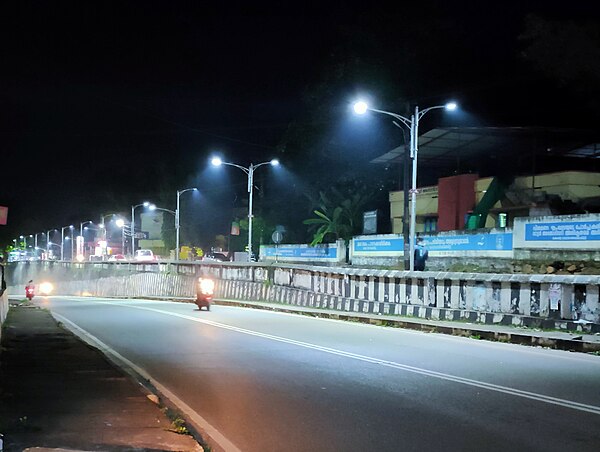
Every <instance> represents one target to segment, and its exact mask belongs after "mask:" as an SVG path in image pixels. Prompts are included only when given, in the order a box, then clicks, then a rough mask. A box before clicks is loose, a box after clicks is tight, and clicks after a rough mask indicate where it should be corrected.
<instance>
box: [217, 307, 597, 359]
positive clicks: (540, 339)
mask: <svg viewBox="0 0 600 452" xmlns="http://www.w3.org/2000/svg"><path fill="white" fill-rule="evenodd" d="M214 303H215V304H217V305H223V306H237V307H244V308H253V309H263V310H266V311H277V312H284V313H287V314H297V315H306V316H310V317H319V318H324V319H333V320H343V321H347V322H358V323H365V324H369V325H376V326H388V327H392V328H406V329H411V330H417V331H423V332H426V333H441V334H448V335H452V336H462V337H470V338H473V339H482V340H488V341H494V342H505V343H511V344H519V345H528V346H532V347H546V348H552V349H556V350H565V351H573V352H582V353H593V352H600V343H595V342H586V341H583V340H577V339H563V338H553V337H545V336H536V335H534V334H522V333H514V332H510V331H489V330H485V329H480V328H473V327H468V328H467V327H453V326H444V325H435V324H428V323H420V322H414V321H410V320H405V319H390V318H385V319H378V318H374V317H366V316H361V315H356V314H350V313H346V312H343V313H339V314H338V313H332V312H326V311H323V312H320V311H316V310H311V311H302V310H298V309H289V308H286V307H285V306H283V305H275V304H273V305H264V304H255V303H251V302H244V301H235V300H223V299H218V300H215V301H214Z"/></svg>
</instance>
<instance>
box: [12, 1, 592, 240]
mask: <svg viewBox="0 0 600 452" xmlns="http://www.w3.org/2000/svg"><path fill="white" fill-rule="evenodd" d="M204 3H205V2H172V1H169V2H166V1H165V2H151V1H150V2H148V1H144V2H74V3H65V2H31V3H28V2H3V3H2V6H0V17H1V19H0V21H1V22H0V37H1V46H0V59H1V62H2V66H1V69H0V155H1V159H2V160H1V162H2V163H1V165H2V169H3V171H2V180H1V181H0V205H6V206H8V207H9V209H10V210H9V225H8V226H0V243H5V242H9V241H10V240H11V239H12V238H13V237H16V236H17V235H18V234H25V233H26V234H29V233H35V232H41V231H45V230H47V229H50V228H53V227H60V226H64V225H66V224H69V223H77V222H79V221H83V220H87V219H89V218H98V217H99V215H100V214H101V213H107V212H113V211H119V210H121V211H125V212H126V211H128V210H129V209H130V206H131V205H132V204H136V203H139V202H141V201H143V200H145V199H153V200H157V201H156V202H157V203H162V204H163V205H164V206H165V207H169V208H173V207H174V206H173V203H174V198H175V190H176V189H178V188H184V187H187V186H190V184H191V185H198V186H200V187H201V188H202V189H204V190H205V191H204V195H203V196H206V197H207V198H210V197H211V196H212V195H211V193H214V194H215V196H218V191H219V190H220V189H221V188H222V187H220V186H219V184H221V185H222V184H223V183H235V184H241V185H242V186H243V185H244V183H245V181H244V176H243V175H242V174H241V173H240V174H228V176H227V178H226V180H225V179H221V180H220V179H215V178H211V177H210V176H209V175H208V173H207V171H206V168H207V164H208V157H209V155H210V154H211V152H212V151H213V150H219V151H220V152H222V153H223V155H224V156H226V158H227V159H229V160H232V161H235V162H238V163H241V164H244V165H247V164H249V163H250V162H257V161H263V160H268V159H270V158H271V157H272V156H273V155H277V149H278V146H279V145H280V143H281V140H282V137H283V135H284V132H285V130H286V129H287V127H288V124H289V123H290V122H291V121H295V120H299V119H301V118H307V117H310V115H311V112H310V111H308V109H310V106H311V105H314V104H315V102H314V99H313V101H312V103H311V102H307V96H309V95H310V93H314V92H315V91H314V87H315V86H318V85H319V84H320V83H322V82H323V81H324V80H326V79H327V78H328V77H332V76H335V71H336V67H337V66H336V65H338V64H340V62H342V63H345V62H347V61H346V60H356V61H358V62H360V66H361V67H362V68H363V69H364V68H366V69H367V70H366V73H367V74H368V73H369V69H370V68H371V69H373V73H376V74H377V76H374V77H373V78H372V79H369V77H368V75H365V76H363V77H347V78H346V79H343V80H344V82H347V85H346V86H345V87H344V88H342V89H341V90H340V88H339V86H340V85H339V83H338V85H337V89H338V91H337V94H336V95H333V96H330V97H328V98H327V102H330V101H331V99H336V100H337V101H338V102H339V106H338V107H339V110H340V111H343V110H344V109H347V105H348V103H349V102H350V101H351V100H352V98H353V97H354V96H356V95H357V94H365V93H368V94H369V95H371V96H372V98H373V99H375V100H376V102H377V103H378V105H379V106H380V107H381V108H383V109H390V110H394V109H395V108H396V107H397V106H396V105H395V102H397V101H398V98H394V99H386V98H384V97H383V96H384V94H385V93H386V92H390V89H389V87H390V86H392V87H393V88H392V89H391V91H393V92H395V93H400V97H401V98H402V99H403V100H405V101H410V102H413V103H414V102H419V104H420V105H424V106H426V105H428V104H432V103H437V102H442V101H444V100H445V99H448V98H455V99H456V100H457V101H459V102H460V104H461V106H462V108H463V110H464V111H465V112H466V113H465V115H463V117H462V120H461V121H462V122H461V124H465V125H469V124H470V125H479V124H485V125H522V126H526V125H547V126H560V127H586V128H589V127H594V124H596V123H597V119H598V115H597V114H596V116H594V115H593V114H590V112H589V110H588V107H587V106H586V105H585V102H581V101H580V99H581V97H582V96H581V93H576V92H575V91H576V90H573V89H569V87H566V88H565V87H564V86H562V85H561V84H560V83H558V82H557V81H556V80H552V77H547V76H546V75H547V74H541V72H540V71H537V70H536V69H535V68H534V67H533V66H532V64H531V63H530V62H527V61H525V60H524V59H523V58H522V57H521V56H520V54H521V52H522V51H523V49H524V48H525V47H526V43H525V42H524V41H523V40H521V39H519V36H520V35H521V34H522V33H523V31H524V30H525V27H526V18H527V16H528V14H531V13H533V14H537V15H538V16H541V17H544V18H547V19H549V20H574V21H584V22H590V21H591V22H592V23H597V20H598V11H597V8H596V7H595V6H594V5H595V2H592V1H589V2H588V1H579V2H570V3H565V2H549V1H540V2H525V1H521V2H489V3H488V2H452V1H431V0H429V1H421V2H412V3H410V4H409V3H406V4H405V3H404V2H400V3H398V4H397V5H396V7H394V8H392V6H391V5H390V4H389V2H385V3H383V2H381V4H380V5H378V2H371V3H369V2H361V3H362V5H361V6H358V7H357V4H356V3H355V2H342V1H333V2H315V3H311V2H307V3H306V4H302V3H301V2H289V4H286V3H288V2H282V3H283V5H282V4H277V5H279V6H275V5H276V4H268V3H256V2H252V3H251V4H250V3H249V4H242V5H239V4H236V3H234V2H227V5H226V6H225V7H222V8H219V9H217V8H213V7H208V6H206V5H205V4H204ZM371 5H373V6H371ZM383 5H388V6H383ZM383 84H386V86H387V87H386V88H385V89H384V88H383ZM571 88H572V87H571ZM317 92H318V91H317ZM577 95H579V96H580V97H579V98H578V97H574V96H577ZM317 101H318V100H317ZM398 108H399V107H398ZM434 125H435V124H425V126H429V127H433V126H434ZM380 138H381V137H380ZM395 139H396V138H394V137H392V138H390V139H389V140H383V142H382V143H381V144H378V143H374V144H373V145H372V146H371V148H372V152H373V154H375V155H376V154H382V153H384V152H386V151H387V150H389V147H387V146H388V143H390V142H394V140H395ZM345 144H346V143H345V142H344V140H343V139H342V140H341V142H340V143H339V145H340V146H341V147H342V149H343V146H344V145H345ZM348 146H350V147H351V143H348ZM297 151H300V152H301V151H302V150H297ZM282 163H284V164H285V162H283V161H282ZM164 193H172V196H171V197H172V198H173V199H170V200H168V201H166V200H163V199H162V198H164V196H165V195H164ZM161 197H162V198H161ZM165 203H169V205H166V204H165Z"/></svg>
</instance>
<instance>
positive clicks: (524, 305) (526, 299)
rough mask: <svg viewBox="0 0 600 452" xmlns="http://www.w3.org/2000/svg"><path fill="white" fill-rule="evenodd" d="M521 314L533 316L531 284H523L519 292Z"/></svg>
mask: <svg viewBox="0 0 600 452" xmlns="http://www.w3.org/2000/svg"><path fill="white" fill-rule="evenodd" d="M519 314H523V315H531V284H529V283H521V288H520V290H519Z"/></svg>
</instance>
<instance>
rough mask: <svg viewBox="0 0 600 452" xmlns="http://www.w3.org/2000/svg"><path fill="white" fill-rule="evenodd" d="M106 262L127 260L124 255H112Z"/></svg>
mask: <svg viewBox="0 0 600 452" xmlns="http://www.w3.org/2000/svg"><path fill="white" fill-rule="evenodd" d="M108 260H109V261H110V262H115V261H126V260H127V258H126V257H125V256H124V255H122V254H113V255H112V256H110V257H109V258H108Z"/></svg>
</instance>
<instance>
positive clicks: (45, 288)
mask: <svg viewBox="0 0 600 452" xmlns="http://www.w3.org/2000/svg"><path fill="white" fill-rule="evenodd" d="M53 290H54V286H53V285H52V283H49V282H43V283H41V284H40V293H41V294H42V295H50V294H51V293H52V291H53Z"/></svg>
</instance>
